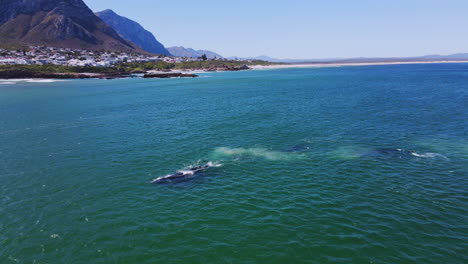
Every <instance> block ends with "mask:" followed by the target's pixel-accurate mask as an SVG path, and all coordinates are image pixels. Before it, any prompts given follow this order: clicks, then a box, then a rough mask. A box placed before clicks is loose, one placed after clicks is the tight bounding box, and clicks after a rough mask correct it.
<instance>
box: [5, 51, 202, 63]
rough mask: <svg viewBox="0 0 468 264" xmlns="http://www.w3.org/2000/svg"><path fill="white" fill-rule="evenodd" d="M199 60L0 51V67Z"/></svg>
mask: <svg viewBox="0 0 468 264" xmlns="http://www.w3.org/2000/svg"><path fill="white" fill-rule="evenodd" d="M198 60H200V59H199V58H185V57H184V58H182V57H168V56H164V55H159V56H158V55H154V56H148V55H142V54H128V53H124V52H107V51H106V52H99V51H87V50H79V49H70V48H53V47H40V46H30V47H29V49H28V50H5V49H0V65H14V64H25V65H44V64H55V65H62V66H97V67H107V66H111V65H113V64H116V63H122V62H155V61H165V62H168V63H177V62H186V61H198Z"/></svg>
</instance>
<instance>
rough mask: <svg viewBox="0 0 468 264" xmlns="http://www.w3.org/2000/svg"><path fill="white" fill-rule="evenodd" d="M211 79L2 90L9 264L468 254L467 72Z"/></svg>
mask: <svg viewBox="0 0 468 264" xmlns="http://www.w3.org/2000/svg"><path fill="white" fill-rule="evenodd" d="M202 75H203V76H204V78H199V79H169V80H143V79H127V80H108V81H104V80H76V81H63V82H55V83H26V82H18V83H16V84H14V85H12V84H3V85H0V116H1V118H0V145H1V148H0V158H1V163H0V181H1V183H2V184H1V185H0V262H1V263H424V264H427V263H467V262H468V254H467V252H468V225H467V223H468V191H467V186H468V185H467V184H468V182H467V181H468V180H467V171H468V165H467V158H468V137H467V122H468V121H467V120H468V106H467V102H468V100H467V99H468V64H431V65H392V66H365V67H341V68H317V69H283V70H268V71H247V72H227V73H206V74H202ZM409 150H411V151H409ZM412 151H414V152H412ZM208 161H212V162H218V163H219V164H222V166H221V167H218V168H210V169H208V170H206V171H205V172H204V173H201V174H197V175H195V177H192V178H188V179H183V180H180V181H173V182H168V183H165V184H150V183H149V182H150V181H151V180H153V179H155V178H157V177H160V176H164V175H167V174H171V173H174V172H176V171H177V170H183V169H188V168H190V167H193V166H196V165H202V164H204V163H205V162H208Z"/></svg>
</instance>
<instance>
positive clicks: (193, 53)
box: [167, 46, 223, 59]
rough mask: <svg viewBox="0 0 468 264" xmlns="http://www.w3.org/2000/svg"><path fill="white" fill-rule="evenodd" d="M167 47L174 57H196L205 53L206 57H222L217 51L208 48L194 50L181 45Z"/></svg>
mask: <svg viewBox="0 0 468 264" xmlns="http://www.w3.org/2000/svg"><path fill="white" fill-rule="evenodd" d="M167 49H168V50H169V52H170V53H171V54H172V55H174V56H176V57H190V58H198V57H201V56H203V54H205V55H206V57H208V59H213V58H223V56H221V55H219V54H218V53H216V52H213V51H209V50H195V49H192V48H185V47H182V46H178V47H169V48H167Z"/></svg>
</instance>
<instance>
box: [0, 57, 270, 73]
mask: <svg viewBox="0 0 468 264" xmlns="http://www.w3.org/2000/svg"><path fill="white" fill-rule="evenodd" d="M274 64H278V63H271V62H266V61H218V60H207V61H188V62H180V63H169V62H165V61H154V62H123V63H119V64H115V65H114V66H110V67H95V66H62V65H54V64H44V65H21V64H15V65H0V72H1V71H11V70H21V71H34V72H52V73H117V72H127V73H131V72H135V71H150V70H156V71H158V70H160V71H164V70H210V69H211V70H221V69H226V70H229V69H235V68H238V67H241V66H244V65H247V66H249V65H274Z"/></svg>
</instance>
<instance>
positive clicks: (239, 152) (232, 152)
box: [214, 147, 302, 160]
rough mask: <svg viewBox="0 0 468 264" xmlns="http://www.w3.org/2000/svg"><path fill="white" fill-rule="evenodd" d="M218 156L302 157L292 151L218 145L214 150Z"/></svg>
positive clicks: (277, 158)
mask: <svg viewBox="0 0 468 264" xmlns="http://www.w3.org/2000/svg"><path fill="white" fill-rule="evenodd" d="M214 153H215V155H218V156H237V157H240V156H251V157H260V158H265V159H268V160H292V159H297V158H300V157H302V156H301V155H298V154H294V153H284V152H279V151H273V150H268V149H265V148H227V147H219V148H216V149H215V151H214Z"/></svg>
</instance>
